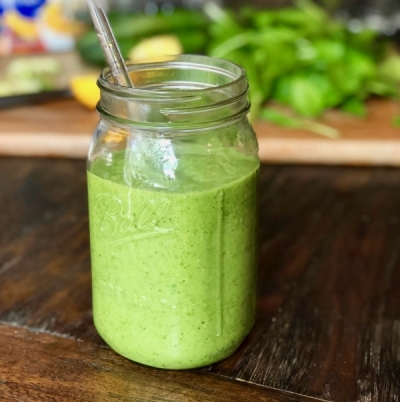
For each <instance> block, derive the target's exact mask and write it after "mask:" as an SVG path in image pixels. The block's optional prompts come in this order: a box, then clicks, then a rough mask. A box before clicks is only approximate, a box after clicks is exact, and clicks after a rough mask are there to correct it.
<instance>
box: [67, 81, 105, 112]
mask: <svg viewBox="0 0 400 402" xmlns="http://www.w3.org/2000/svg"><path fill="white" fill-rule="evenodd" d="M96 82H97V75H81V76H76V77H73V78H72V79H71V82H70V88H71V91H72V94H73V95H74V97H75V99H76V100H77V101H78V102H79V103H81V104H82V105H84V106H86V107H87V108H88V109H92V110H93V109H94V108H95V107H96V104H97V102H98V101H99V99H100V89H99V87H98V86H97V83H96Z"/></svg>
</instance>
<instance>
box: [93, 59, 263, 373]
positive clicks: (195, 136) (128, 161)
mask: <svg viewBox="0 0 400 402" xmlns="http://www.w3.org/2000/svg"><path fill="white" fill-rule="evenodd" d="M128 69H129V73H130V76H131V78H132V82H133V83H134V88H126V87H122V86H118V85H116V84H114V83H113V81H112V78H111V76H110V73H109V71H108V70H104V72H103V73H102V75H101V76H100V77H99V79H98V86H99V87H100V90H101V99H100V101H99V103H98V106H97V110H98V113H99V114H100V121H99V124H98V126H97V128H96V130H95V132H94V135H93V138H92V142H91V145H90V150H89V155H88V163H87V171H88V173H87V175H88V195H89V219H90V243H91V263H92V283H93V315H94V322H95V326H96V328H97V330H98V332H99V334H100V335H101V336H102V338H103V339H104V340H105V342H106V343H107V344H108V345H109V346H110V347H111V348H112V349H114V350H115V351H116V352H118V353H119V354H121V355H122V356H125V357H127V358H128V359H131V360H134V361H136V362H139V363H143V364H146V365H150V366H154V367H160V368H168V369H187V368H194V367H199V366H205V365H208V364H211V363H214V362H216V361H219V360H222V359H224V358H226V357H228V356H229V355H231V354H232V353H233V352H234V351H235V350H236V349H237V348H238V346H239V345H240V344H241V342H242V341H243V340H244V338H245V337H246V335H247V334H248V332H249V330H250V328H251V327H252V325H253V321H254V313H255V265H256V225H257V214H256V210H257V208H256V204H257V193H256V188H257V172H258V169H259V159H258V156H257V150H258V146H257V140H256V136H255V134H254V131H253V129H252V127H251V125H250V124H249V122H248V120H247V114H248V111H249V102H248V98H247V91H248V84H247V80H246V75H245V72H244V70H243V69H242V68H241V67H239V66H237V65H235V64H233V63H230V62H228V61H224V60H220V59H214V58H210V57H206V56H188V55H184V56H177V57H175V58H173V59H169V60H167V61H164V62H158V63H148V64H137V65H129V66H128Z"/></svg>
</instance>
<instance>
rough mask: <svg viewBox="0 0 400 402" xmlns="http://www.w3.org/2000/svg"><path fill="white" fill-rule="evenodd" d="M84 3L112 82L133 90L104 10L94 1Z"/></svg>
mask: <svg viewBox="0 0 400 402" xmlns="http://www.w3.org/2000/svg"><path fill="white" fill-rule="evenodd" d="M86 2H87V4H88V7H89V11H90V15H91V16H92V20H93V24H94V27H95V29H96V33H97V36H98V38H99V41H100V45H101V47H102V49H103V52H104V55H105V57H106V60H107V64H108V66H109V68H110V72H111V75H112V77H113V79H114V82H115V83H116V84H118V85H121V86H125V87H132V88H133V84H132V81H131V78H130V76H129V73H128V70H127V68H126V65H125V62H124V59H123V58H122V55H121V51H120V50H119V47H118V44H117V41H116V40H115V37H114V34H113V32H112V30H111V26H110V23H109V21H108V19H107V16H106V14H105V12H104V10H103V9H102V8H101V7H99V6H98V5H97V4H96V3H95V1H94V0H86Z"/></svg>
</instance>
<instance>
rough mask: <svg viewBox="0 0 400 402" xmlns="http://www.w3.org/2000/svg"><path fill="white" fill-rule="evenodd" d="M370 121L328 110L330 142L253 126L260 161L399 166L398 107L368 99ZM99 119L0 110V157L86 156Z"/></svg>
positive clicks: (78, 110)
mask: <svg viewBox="0 0 400 402" xmlns="http://www.w3.org/2000/svg"><path fill="white" fill-rule="evenodd" d="M368 106H369V117H368V118H367V119H359V118H356V117H352V116H348V115H344V114H342V113H339V112H336V111H332V112H329V113H328V114H327V115H326V116H325V117H324V119H323V121H324V122H325V123H327V124H330V125H331V126H333V127H335V128H337V129H338V130H339V131H340V132H341V136H340V138H339V139H335V140H331V139H327V138H324V137H321V136H318V135H316V134H312V133H308V132H305V131H301V130H291V129H284V128H281V127H275V126H273V125H271V124H267V123H264V122H259V123H256V124H255V125H254V128H255V130H256V133H257V137H258V140H259V147H260V152H259V154H260V159H261V160H262V161H263V162H265V163H269V162H272V163H317V164H351V165H387V166H400V128H395V127H394V126H393V125H392V123H391V122H392V119H393V117H394V116H396V115H398V114H400V103H397V102H393V101H388V100H373V101H371V102H370V103H369V105H368ZM97 121H98V116H97V113H96V112H91V111H88V110H86V109H84V108H83V107H82V106H81V105H79V104H78V103H77V102H76V101H74V100H72V99H66V100H60V101H56V102H52V103H47V104H41V105H35V106H27V107H19V108H13V109H7V110H2V111H0V154H1V155H16V156H41V157H43V156H44V157H48V156H51V157H69V158H85V157H86V153H87V149H88V145H89V141H90V138H91V135H92V132H93V130H94V127H95V126H96V123H97Z"/></svg>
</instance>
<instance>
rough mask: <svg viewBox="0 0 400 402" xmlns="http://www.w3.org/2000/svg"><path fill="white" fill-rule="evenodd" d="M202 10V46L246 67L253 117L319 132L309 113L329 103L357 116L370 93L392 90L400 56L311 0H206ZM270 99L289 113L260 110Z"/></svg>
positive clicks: (395, 92) (370, 33)
mask: <svg viewBox="0 0 400 402" xmlns="http://www.w3.org/2000/svg"><path fill="white" fill-rule="evenodd" d="M205 12H206V14H207V16H208V17H209V18H210V19H211V20H212V24H211V26H210V29H209V30H210V36H211V40H210V43H209V46H208V48H207V53H208V54H209V55H212V56H215V57H223V58H226V59H229V60H232V61H234V62H237V63H238V64H241V65H242V66H243V67H244V68H245V69H246V71H247V75H248V81H249V86H250V99H251V102H252V115H251V118H252V120H255V119H257V118H260V117H261V118H263V119H266V120H268V121H272V122H274V123H275V124H279V125H284V126H286V127H290V126H291V127H294V128H299V127H302V128H306V127H305V126H304V124H305V123H304V122H307V124H306V126H307V129H308V130H311V131H314V132H317V133H319V134H322V135H326V132H325V127H326V126H324V129H322V130H320V128H321V127H319V125H318V124H319V123H318V124H316V125H315V126H314V124H309V123H310V118H311V119H312V118H316V117H320V116H321V115H322V114H323V113H324V112H325V111H326V110H328V109H331V108H340V109H342V110H343V111H345V112H348V113H352V114H355V115H358V116H361V117H363V116H365V115H366V114H367V109H366V104H365V101H366V100H367V99H368V98H370V97H371V96H374V95H376V96H383V97H398V95H399V90H398V87H399V83H400V57H399V56H398V55H397V54H395V53H394V52H390V46H389V45H388V43H387V42H386V41H384V40H383V39H382V38H380V37H379V34H378V33H376V32H373V31H371V30H369V29H363V30H361V31H359V32H357V33H354V32H351V31H350V30H349V29H348V28H347V26H346V25H345V24H344V23H342V22H339V21H337V20H335V19H333V18H332V17H331V16H329V15H328V14H327V13H326V11H324V10H323V9H322V8H321V7H319V6H318V5H316V4H315V3H313V2H312V1H310V0H297V1H295V6H294V7H288V8H280V9H274V10H255V9H253V8H250V7H247V8H245V9H242V10H241V11H240V12H238V13H235V14H234V13H233V12H232V11H228V10H223V9H221V8H219V7H218V6H216V5H215V4H213V3H207V5H206V7H205ZM270 101H274V103H276V102H277V103H279V104H282V105H285V106H287V107H289V108H290V109H291V110H292V111H294V112H295V116H294V117H293V115H292V114H290V115H289V114H288V115H286V114H284V113H282V112H277V111H276V110H275V111H274V110H271V111H265V110H264V107H265V104H266V103H267V107H268V102H270ZM296 115H297V116H298V117H296ZM293 119H294V120H293ZM327 132H328V137H336V136H337V135H336V133H334V131H331V130H329V129H328V131H327Z"/></svg>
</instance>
